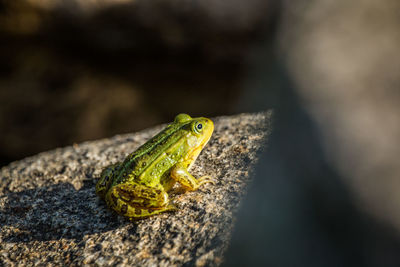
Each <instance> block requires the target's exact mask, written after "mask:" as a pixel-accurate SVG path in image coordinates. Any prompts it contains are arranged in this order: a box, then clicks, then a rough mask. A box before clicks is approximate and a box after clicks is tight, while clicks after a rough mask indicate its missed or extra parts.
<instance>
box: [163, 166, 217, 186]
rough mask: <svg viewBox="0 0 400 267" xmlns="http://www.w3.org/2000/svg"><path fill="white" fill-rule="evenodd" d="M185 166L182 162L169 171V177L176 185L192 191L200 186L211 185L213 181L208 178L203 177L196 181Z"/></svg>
mask: <svg viewBox="0 0 400 267" xmlns="http://www.w3.org/2000/svg"><path fill="white" fill-rule="evenodd" d="M186 166H187V164H185V163H184V162H182V163H178V164H176V165H175V166H174V167H173V168H172V169H171V177H172V179H174V180H175V181H177V182H178V183H180V184H181V185H182V186H183V187H184V188H185V189H187V190H190V191H194V190H197V189H198V188H199V187H200V186H201V185H202V184H206V183H212V184H214V181H213V180H212V179H211V177H210V176H203V177H200V178H198V179H196V178H195V177H194V176H193V175H191V174H190V173H189V171H188V169H187V167H186Z"/></svg>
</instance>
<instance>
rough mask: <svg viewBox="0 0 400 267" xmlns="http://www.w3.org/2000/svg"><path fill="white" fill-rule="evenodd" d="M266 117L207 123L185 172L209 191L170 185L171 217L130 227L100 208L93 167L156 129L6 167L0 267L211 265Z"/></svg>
mask: <svg viewBox="0 0 400 267" xmlns="http://www.w3.org/2000/svg"><path fill="white" fill-rule="evenodd" d="M271 116H272V112H271V111H268V112H263V113H256V114H240V115H235V116H227V117H218V118H215V119H214V122H215V132H214V134H213V136H212V138H211V140H210V142H209V143H208V145H207V146H206V147H205V149H204V150H203V152H202V153H201V154H200V156H199V158H198V160H197V161H196V163H195V165H194V167H193V169H192V173H193V174H194V175H195V176H196V177H199V176H201V175H205V174H208V175H211V176H212V177H214V178H215V179H216V181H217V183H216V184H215V185H212V184H206V185H204V186H203V187H201V189H199V190H198V191H195V192H183V191H182V190H181V189H180V188H179V186H177V187H176V188H174V190H173V192H172V198H173V199H174V204H175V205H176V206H177V207H178V208H179V210H178V211H177V212H173V213H164V214H160V215H157V216H154V217H150V218H148V219H144V220H140V221H137V222H130V221H129V220H127V219H125V218H123V217H121V216H118V215H116V214H115V213H113V212H111V211H110V210H109V209H107V207H106V205H105V203H104V202H103V201H101V200H100V199H99V198H98V197H97V196H96V194H95V190H94V189H95V183H96V181H97V179H98V177H99V174H100V172H101V170H102V168H103V167H105V166H106V165H109V164H111V163H115V162H117V161H120V160H123V159H124V157H125V156H126V155H127V154H129V153H130V152H132V151H133V150H135V149H136V148H137V147H138V146H139V145H141V144H142V143H144V142H145V141H146V140H147V139H149V138H150V137H151V136H153V135H154V134H155V133H157V132H158V131H160V130H161V129H162V128H163V127H164V126H163V125H161V126H158V127H154V128H152V129H148V130H144V131H141V132H138V133H134V134H126V135H118V136H115V137H112V138H109V139H103V140H97V141H91V142H85V143H82V144H75V145H73V146H69V147H65V148H57V149H55V150H52V151H48V152H43V153H40V154H38V155H35V156H33V157H29V158H25V159H23V160H20V161H17V162H13V163H11V164H10V165H9V166H6V167H4V168H2V169H1V170H0V227H1V229H0V266H3V265H5V266H8V265H12V264H15V263H17V264H19V265H36V264H43V265H45V264H46V263H52V264H56V265H99V266H110V265H119V266H131V265H134V266H182V265H190V266H218V265H219V264H220V263H221V262H223V254H224V252H225V250H226V248H227V246H228V244H229V240H230V235H231V232H232V228H233V223H234V218H233V215H234V214H235V212H236V210H237V208H238V205H239V203H240V200H241V199H242V198H243V196H244V194H245V191H246V188H247V186H248V184H249V182H250V180H251V178H250V177H251V176H250V175H251V173H252V170H253V168H254V164H255V163H256V161H257V158H258V155H259V152H260V150H262V148H263V147H264V144H265V141H266V137H267V136H268V134H269V133H270V129H271Z"/></svg>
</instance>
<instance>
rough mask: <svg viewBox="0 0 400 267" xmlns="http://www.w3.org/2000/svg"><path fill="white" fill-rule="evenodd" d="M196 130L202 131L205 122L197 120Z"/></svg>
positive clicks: (197, 131)
mask: <svg viewBox="0 0 400 267" xmlns="http://www.w3.org/2000/svg"><path fill="white" fill-rule="evenodd" d="M194 131H195V132H196V133H200V132H201V131H203V124H202V123H200V122H197V123H195V124H194Z"/></svg>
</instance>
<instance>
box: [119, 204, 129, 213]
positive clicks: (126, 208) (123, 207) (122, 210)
mask: <svg viewBox="0 0 400 267" xmlns="http://www.w3.org/2000/svg"><path fill="white" fill-rule="evenodd" d="M127 212H128V205H126V204H124V205H122V207H121V213H122V214H125V213H127Z"/></svg>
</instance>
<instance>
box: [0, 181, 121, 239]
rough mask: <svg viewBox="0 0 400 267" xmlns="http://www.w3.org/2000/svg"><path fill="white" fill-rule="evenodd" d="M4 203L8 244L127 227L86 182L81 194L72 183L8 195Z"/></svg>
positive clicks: (1, 217) (2, 215)
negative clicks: (122, 225)
mask: <svg viewBox="0 0 400 267" xmlns="http://www.w3.org/2000/svg"><path fill="white" fill-rule="evenodd" d="M5 202H6V203H5V205H4V207H5V208H4V209H3V210H0V223H1V225H2V226H3V227H4V228H5V229H4V230H5V232H6V234H5V241H8V242H21V241H22V242H29V241H33V240H39V241H42V240H58V239H61V238H66V239H81V238H82V237H83V236H84V235H87V234H93V233H101V232H106V231H110V230H113V229H115V228H117V227H119V226H120V225H121V224H125V223H127V222H126V221H124V219H123V218H118V217H116V215H114V216H113V215H112V214H111V213H110V211H109V210H107V208H106V206H105V204H104V203H102V202H101V201H100V200H99V198H98V197H97V196H96V194H95V192H94V190H93V183H92V182H90V183H89V182H86V183H85V184H84V186H83V187H82V188H81V189H80V190H76V189H75V188H74V187H73V186H72V185H71V184H69V183H58V184H55V185H52V186H46V187H40V188H35V189H29V190H24V191H22V192H18V193H9V194H6V200H5ZM7 226H8V229H6V228H7ZM7 232H8V233H7Z"/></svg>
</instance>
